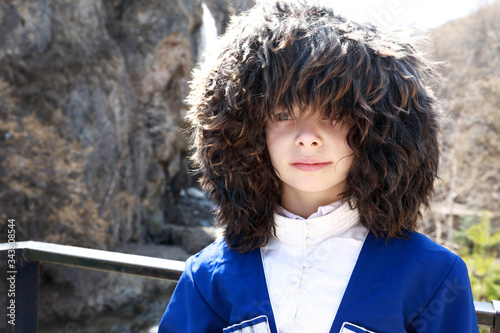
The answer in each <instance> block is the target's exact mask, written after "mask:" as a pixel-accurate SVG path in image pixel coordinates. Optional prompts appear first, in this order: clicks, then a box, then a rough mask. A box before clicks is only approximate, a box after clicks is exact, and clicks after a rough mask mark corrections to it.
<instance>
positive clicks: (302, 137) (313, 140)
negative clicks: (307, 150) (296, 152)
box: [295, 120, 323, 147]
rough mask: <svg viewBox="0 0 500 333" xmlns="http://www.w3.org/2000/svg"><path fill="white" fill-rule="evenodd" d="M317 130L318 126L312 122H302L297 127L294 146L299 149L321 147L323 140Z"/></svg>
mask: <svg viewBox="0 0 500 333" xmlns="http://www.w3.org/2000/svg"><path fill="white" fill-rule="evenodd" d="M318 130H319V129H318V126H317V125H316V124H315V122H314V121H310V120H305V121H302V122H301V123H300V124H299V126H298V133H297V137H296V139H295V145H296V146H299V147H321V146H322V145H323V139H322V138H321V135H320V134H319V131H318Z"/></svg>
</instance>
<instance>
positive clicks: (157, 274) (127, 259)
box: [0, 241, 185, 281]
mask: <svg viewBox="0 0 500 333" xmlns="http://www.w3.org/2000/svg"><path fill="white" fill-rule="evenodd" d="M15 247H16V249H22V250H23V255H24V257H25V258H26V260H30V261H41V262H48V263H54V264H61V265H68V266H74V267H82V268H88V269H97V270H102V271H111V272H119V273H127V274H134V275H139V276H145V277H150V278H157V279H163V280H171V281H178V280H179V277H180V276H181V274H182V272H183V271H184V265H185V263H184V262H183V261H178V260H170V259H160V258H153V257H146V256H140V255H135V254H126V253H120V252H111V251H102V250H94V249H88V248H83V247H76V246H68V245H58V244H50V243H43V242H35V241H28V242H17V243H15ZM10 248H11V246H10V245H9V244H8V243H2V244H0V251H2V250H8V249H10Z"/></svg>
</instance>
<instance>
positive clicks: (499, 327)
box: [490, 300, 500, 333]
mask: <svg viewBox="0 0 500 333" xmlns="http://www.w3.org/2000/svg"><path fill="white" fill-rule="evenodd" d="M491 303H493V309H495V319H494V321H493V328H492V329H491V330H490V331H491V332H493V333H500V301H496V300H495V301H491Z"/></svg>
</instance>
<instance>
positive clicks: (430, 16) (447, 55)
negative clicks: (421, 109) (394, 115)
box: [0, 0, 500, 332]
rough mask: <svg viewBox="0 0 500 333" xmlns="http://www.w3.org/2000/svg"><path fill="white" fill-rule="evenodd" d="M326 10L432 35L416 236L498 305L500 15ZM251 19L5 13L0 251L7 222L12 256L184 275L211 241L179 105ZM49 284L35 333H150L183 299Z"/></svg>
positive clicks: (79, 3)
mask: <svg viewBox="0 0 500 333" xmlns="http://www.w3.org/2000/svg"><path fill="white" fill-rule="evenodd" d="M323 2H325V3H328V4H331V5H332V7H333V8H338V10H339V11H341V12H344V13H346V14H347V15H349V16H350V17H352V18H353V19H355V20H359V21H370V22H372V23H374V24H376V25H378V26H380V28H382V29H386V28H393V27H395V26H412V27H415V28H417V30H416V31H417V32H416V33H420V34H427V35H428V36H429V39H428V43H426V44H425V45H423V46H422V47H423V48H424V50H425V52H426V53H427V55H428V57H429V58H431V59H433V60H436V61H439V62H441V64H440V66H439V71H440V73H441V74H442V75H443V78H444V80H443V82H440V83H432V84H433V86H434V89H435V92H436V94H437V96H438V98H439V100H440V101H441V109H442V120H441V121H442V134H441V144H442V156H441V159H442V160H441V169H440V177H441V179H440V180H439V181H438V182H437V184H436V185H437V192H436V195H435V198H434V201H433V204H432V207H431V210H430V211H426V212H425V213H424V220H423V221H422V223H421V227H420V231H421V232H423V233H425V234H427V235H428V236H430V237H431V238H432V239H433V240H435V241H436V242H438V243H440V244H442V245H444V246H446V247H448V248H449V249H450V250H452V251H454V252H456V253H458V254H459V255H461V256H462V257H463V258H464V259H465V260H466V262H467V265H468V267H469V271H470V276H471V282H472V287H473V293H474V297H475V299H476V300H481V301H489V300H491V299H500V259H499V252H500V21H499V20H498V17H500V1H499V0H493V1H474V0H470V1H461V2H452V1H439V2H437V1H428V0H426V1H410V0H388V1H383V0H377V1H369V2H368V1H352V2H349V3H347V2H339V3H336V2H335V1H330V0H323ZM253 4H254V3H253V1H252V0H206V1H200V0H144V1H133V0H17V1H7V2H4V1H2V2H0V242H6V241H7V220H8V219H16V240H17V241H24V240H37V241H44V242H52V243H57V244H65V245H74V246H82V247H89V248H96V249H103V250H110V251H118V252H124V253H134V254H141V255H147V256H155V257H161V258H169V259H177V260H185V259H186V258H187V257H188V256H189V255H191V254H194V253H196V252H198V251H199V250H200V249H202V248H203V247H204V246H206V245H208V244H209V243H210V242H212V240H213V239H214V237H215V234H216V232H217V231H216V230H215V229H214V228H213V227H212V225H211V223H212V219H213V216H212V214H211V212H210V210H211V208H212V206H211V204H210V202H208V201H207V200H206V199H205V197H204V195H203V193H202V192H201V191H200V190H199V189H198V187H197V183H196V176H195V175H191V174H190V173H189V172H188V171H189V163H188V162H187V160H186V154H187V152H186V145H187V134H186V133H183V132H182V131H180V129H182V128H185V126H186V125H185V124H184V122H183V117H184V115H185V112H186V106H185V104H184V102H183V101H184V99H185V97H186V95H187V89H188V84H187V82H188V81H189V80H190V75H191V70H192V69H193V68H194V66H195V65H196V63H197V62H198V61H200V60H201V59H202V57H203V52H204V50H210V48H211V47H212V48H213V45H214V43H215V42H216V39H217V36H218V35H220V34H222V33H224V30H225V27H226V25H227V23H228V21H229V18H230V16H231V15H234V14H237V13H239V12H241V11H244V10H247V9H249V8H250V7H251V6H252V5H253ZM0 269H1V271H2V274H4V272H5V271H6V269H5V263H4V262H1V263H0ZM4 281H5V279H4V278H2V279H1V281H0V289H1V290H2V293H3V290H5V282H4ZM40 281H41V282H40V296H39V303H40V305H39V328H40V331H41V332H149V331H155V327H156V326H157V325H158V323H159V320H160V318H161V315H162V313H163V311H164V309H165V307H166V305H167V304H168V300H169V295H170V293H171V291H172V290H173V288H174V287H175V284H173V283H170V282H167V281H160V280H158V281H157V280H154V279H145V278H138V277H133V276H130V275H121V274H116V273H103V272H98V271H88V270H82V269H76V268H71V267H65V266H55V265H49V264H42V265H41V278H40ZM4 302H5V297H2V298H0V308H1V309H5V307H4V305H3V304H4ZM2 311H4V310H2ZM0 315H1V317H2V319H0V330H2V328H3V327H5V321H4V320H5V315H4V314H3V312H0Z"/></svg>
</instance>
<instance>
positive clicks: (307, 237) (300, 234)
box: [274, 201, 359, 247]
mask: <svg viewBox="0 0 500 333" xmlns="http://www.w3.org/2000/svg"><path fill="white" fill-rule="evenodd" d="M335 206H336V205H335V204H333V206H332V205H329V206H324V207H323V208H322V207H320V208H319V209H318V213H319V214H318V213H315V214H313V215H311V217H309V219H307V220H304V219H297V216H295V217H294V218H290V217H285V216H283V215H280V214H278V213H275V214H274V222H275V224H276V238H277V239H278V240H279V241H281V242H283V243H285V244H287V245H290V246H300V247H308V246H316V245H317V244H319V243H321V242H322V241H324V240H325V239H328V238H331V237H336V236H339V235H341V234H343V233H344V232H345V231H347V230H348V229H350V228H351V227H353V226H354V225H355V224H357V223H358V222H359V214H358V210H357V209H351V207H350V205H349V202H348V201H345V202H343V203H341V204H340V207H338V208H336V207H335ZM332 208H333V211H331V212H328V211H330V210H331V209H332ZM324 212H327V214H326V215H322V213H324ZM282 213H283V212H282ZM284 215H287V216H291V215H292V216H293V214H290V213H289V212H285V214H284ZM315 216H317V217H315Z"/></svg>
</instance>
